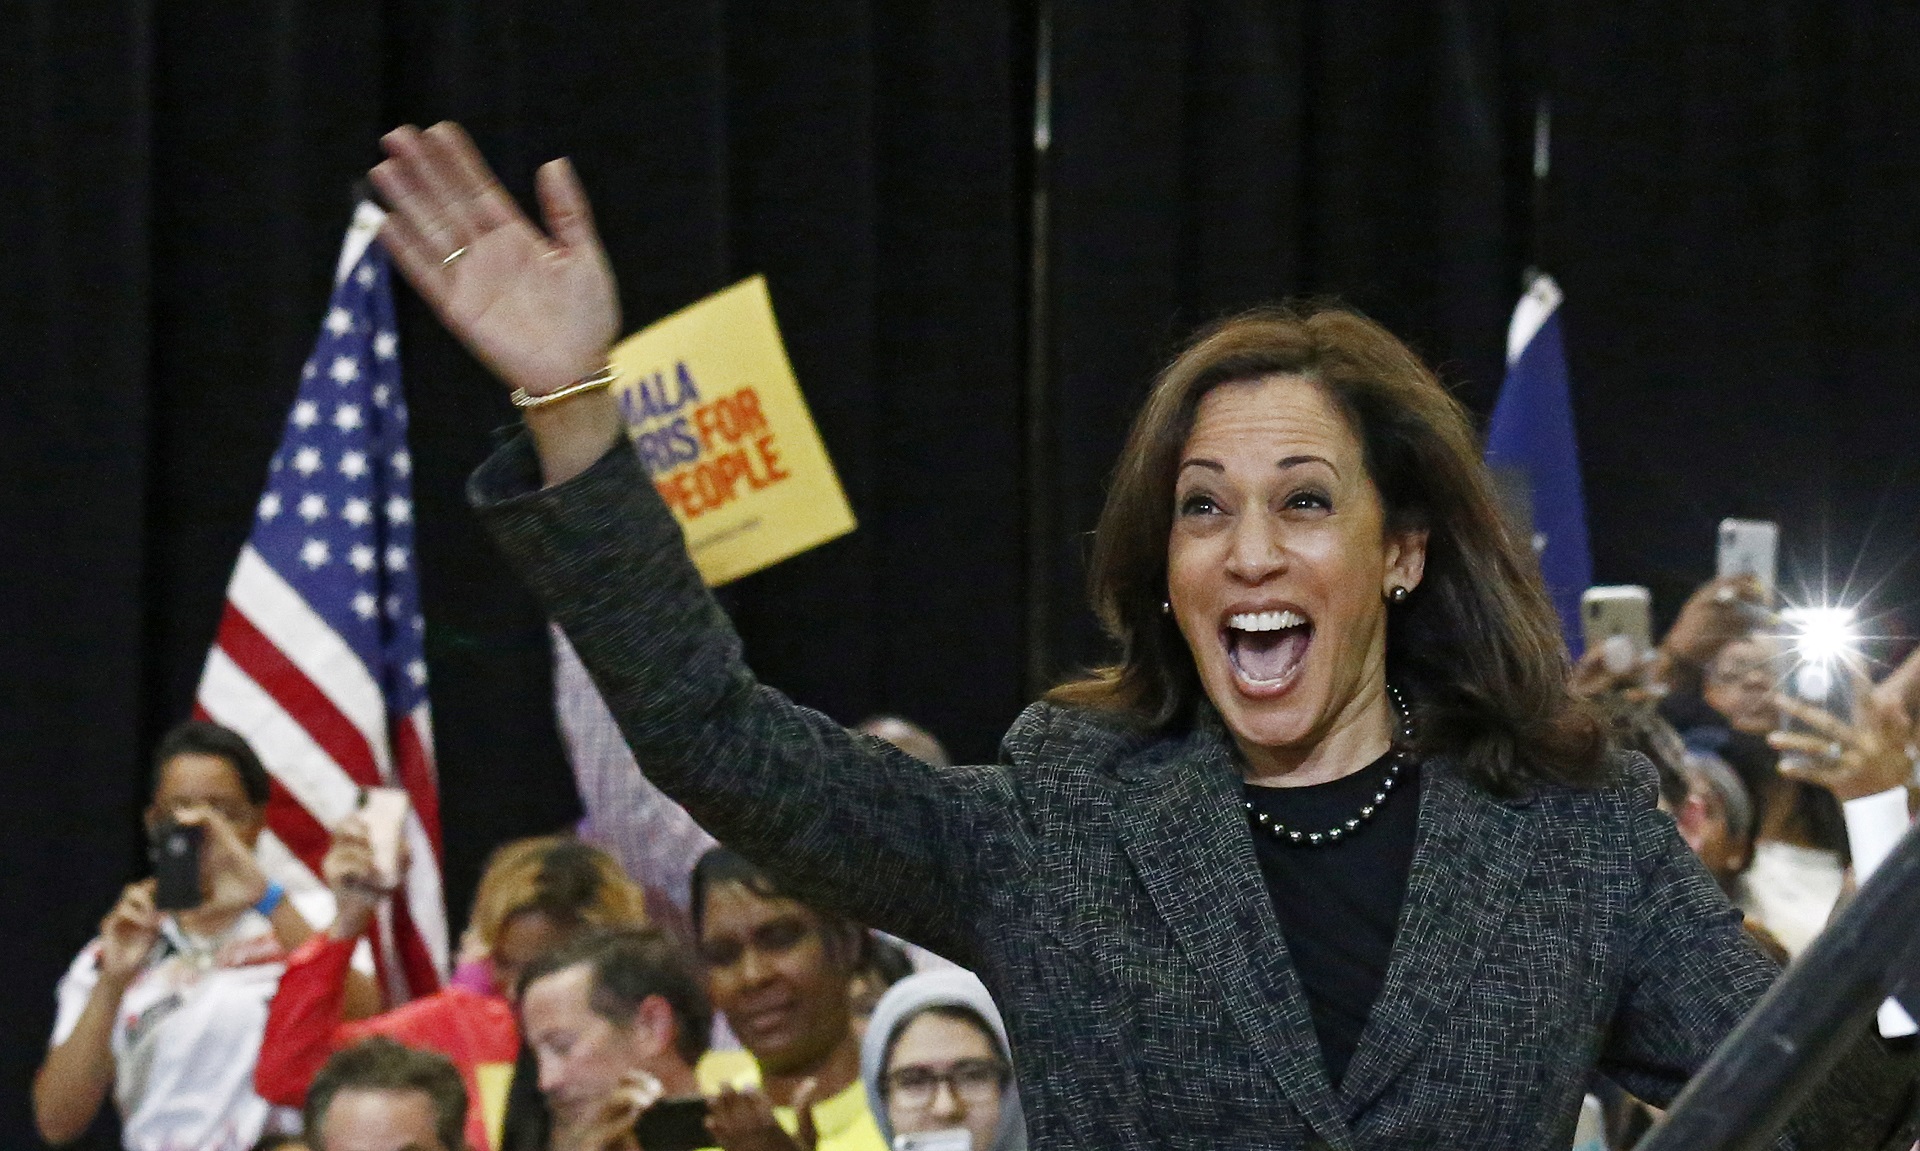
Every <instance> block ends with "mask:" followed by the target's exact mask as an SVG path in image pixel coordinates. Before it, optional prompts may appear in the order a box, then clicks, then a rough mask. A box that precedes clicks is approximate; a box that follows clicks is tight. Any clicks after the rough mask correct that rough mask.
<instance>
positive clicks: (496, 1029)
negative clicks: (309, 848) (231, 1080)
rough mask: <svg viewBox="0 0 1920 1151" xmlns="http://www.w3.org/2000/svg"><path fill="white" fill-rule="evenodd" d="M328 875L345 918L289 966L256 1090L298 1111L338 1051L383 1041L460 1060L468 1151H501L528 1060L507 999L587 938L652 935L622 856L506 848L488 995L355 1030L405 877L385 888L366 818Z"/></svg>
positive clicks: (488, 883) (423, 1005) (580, 848)
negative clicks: (520, 1070) (548, 956)
mask: <svg viewBox="0 0 1920 1151" xmlns="http://www.w3.org/2000/svg"><path fill="white" fill-rule="evenodd" d="M322 866H323V869H324V870H325V872H326V877H327V882H328V883H330V884H331V885H332V886H333V890H334V891H335V893H336V894H337V896H338V898H339V901H340V916H339V918H338V919H336V920H335V921H334V923H333V925H332V926H331V927H330V928H328V930H326V931H324V932H321V933H319V934H317V935H315V936H314V937H313V938H312V939H310V940H308V941H307V943H306V944H305V945H304V946H302V947H300V948H299V949H298V950H296V951H295V952H294V953H293V954H292V955H291V956H289V957H288V960H287V972H286V976H285V978H283V979H282V980H281V982H280V988H279V992H278V994H276V995H275V996H274V997H273V1003H272V1008H271V1011H270V1012H269V1013H268V1015H267V1021H266V1034H265V1039H264V1041H263V1042H262V1044H261V1048H260V1058H259V1061H258V1066H257V1069H256V1070H255V1072H254V1084H255V1086H256V1088H257V1089H258V1090H259V1092H260V1094H261V1095H262V1096H264V1097H265V1098H267V1099H270V1100H273V1101H274V1102H275V1103H279V1104H283V1105H285V1106H289V1107H297V1106H299V1105H301V1103H302V1102H303V1101H304V1100H305V1099H306V1096H307V1089H308V1084H309V1083H310V1082H311V1081H312V1080H313V1077H314V1075H315V1074H316V1073H317V1072H318V1071H319V1069H320V1067H321V1066H322V1065H323V1064H324V1063H325V1062H326V1060H327V1059H328V1057H329V1056H331V1055H332V1054H333V1053H334V1052H335V1051H338V1050H341V1049H342V1048H345V1047H347V1046H350V1045H351V1044H353V1043H356V1042H359V1041H360V1040H362V1039H366V1038H369V1037H372V1036H376V1035H379V1036H385V1037H387V1038H391V1039H396V1040H398V1041H400V1042H402V1043H406V1044H409V1045H411V1046H415V1047H422V1048H426V1049H427V1050H431V1051H437V1052H439V1053H441V1054H443V1055H445V1056H447V1057H448V1058H449V1059H451V1060H453V1063H454V1066H455V1067H456V1068H458V1069H459V1071H460V1074H461V1077H462V1078H463V1079H464V1080H465V1081H466V1086H467V1098H468V1108H469V1114H468V1116H467V1142H468V1143H469V1144H471V1145H472V1146H473V1148H474V1149H475V1151H488V1149H489V1148H496V1147H499V1146H500V1144H501V1138H500V1136H501V1130H502V1126H503V1123H504V1121H505V1117H506V1112H507V1104H508V1094H509V1092H510V1091H511V1090H512V1087H513V1077H514V1068H515V1064H516V1061H517V1058H518V1056H519V1053H520V1032H519V1028H518V1026H517V1025H516V1023H515V1021H514V1015H513V1005H512V1004H511V1003H510V1002H509V1001H508V998H507V997H508V996H509V995H511V994H512V991H513V988H514V985H515V982H516V981H517V980H518V979H519V977H520V972H521V970H522V969H524V967H525V966H526V965H527V964H528V963H531V962H532V961H533V960H535V959H536V958H538V957H539V956H540V955H542V954H544V953H545V952H546V951H548V950H550V949H552V948H554V947H556V946H559V945H560V944H562V943H565V942H566V941H567V940H569V939H571V938H573V937H574V936H576V935H579V934H580V933H581V932H583V931H586V930H588V929H589V928H594V927H637V926H640V925H643V924H645V923H646V903H645V898H644V896H642V894H641V892H640V889H639V888H638V887H636V886H634V884H633V882H632V881H631V880H629V879H627V877H626V876H625V875H624V874H623V873H622V872H621V871H620V865H619V864H618V863H616V862H614V860H613V857H612V856H610V855H608V854H607V853H606V852H604V851H602V850H600V849H599V848H597V847H594V846H592V845H591V844H585V843H581V842H580V841H578V840H576V839H572V838H569V837H566V836H542V837H538V838H533V839H524V840H516V841H514V842H512V843H508V844H506V845H504V846H502V847H501V848H499V849H498V850H497V851H495V852H494V855H493V858H492V859H490V860H489V861H488V864H487V869H486V871H485V872H484V873H483V874H482V875H481V877H480V886H479V889H478V891H477V892H476V893H475V895H474V913H473V916H472V919H473V929H474V931H475V932H476V942H477V943H478V945H479V946H480V948H481V949H482V951H483V954H484V955H485V958H486V962H485V966H486V968H487V972H488V978H487V979H486V980H485V984H484V987H483V988H482V989H476V988H475V987H473V986H468V985H463V984H451V985H449V986H447V987H444V988H442V989H441V990H439V991H436V992H434V993H433V994H432V995H427V996H423V997H421V998H419V999H415V1000H414V1001H413V1002H411V1003H407V1004H403V1005H401V1006H399V1007H396V1008H394V1009H393V1010H391V1011H387V1012H383V1013H381V1014H379V1015H375V1016H372V1017H371V1018H364V1019H354V1018H351V1017H348V1016H346V1015H345V1014H344V1013H343V1011H342V995H343V993H344V991H345V984H344V982H343V980H344V977H345V972H346V970H347V962H348V957H349V956H350V955H351V954H352V953H353V952H354V950H355V948H356V947H358V946H362V944H361V942H360V937H361V936H362V935H363V934H364V933H365V932H366V931H367V929H368V928H369V927H370V926H371V925H372V923H373V917H374V913H375V912H376V910H377V909H378V907H379V904H380V901H381V900H383V899H386V898H389V897H390V895H391V893H392V890H393V886H392V885H393V883H394V881H395V879H396V878H397V876H398V874H399V873H401V872H404V870H405V868H404V865H401V866H398V867H395V868H393V869H389V870H388V873H387V875H385V876H384V877H383V875H382V871H383V869H382V868H381V867H380V866H379V865H378V863H377V861H376V859H375V852H374V849H373V843H372V841H371V838H370V837H369V835H368V834H367V828H366V826H365V821H364V820H363V819H362V818H360V817H357V816H356V817H350V818H349V819H347V820H345V821H343V822H342V824H341V826H340V827H338V828H337V829H335V831H334V837H333V845H332V846H331V847H330V848H329V849H328V851H327V857H326V860H325V861H324V863H323V865H322Z"/></svg>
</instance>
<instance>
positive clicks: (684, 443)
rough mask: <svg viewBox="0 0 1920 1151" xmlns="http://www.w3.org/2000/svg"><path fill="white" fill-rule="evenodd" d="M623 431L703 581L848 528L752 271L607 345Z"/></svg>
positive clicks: (750, 568) (842, 499)
mask: <svg viewBox="0 0 1920 1151" xmlns="http://www.w3.org/2000/svg"><path fill="white" fill-rule="evenodd" d="M613 362H614V366H615V367H617V368H619V370H620V382H619V384H617V385H616V390H617V394H618V395H619V398H620V410H621V412H622V413H623V414H624V416H625V417H626V421H627V431H628V434H630V435H631V436H632V437H633V441H634V447H635V448H636V449H637V450H638V451H639V453H640V461H641V463H642V464H643V465H645V467H646V469H647V474H648V475H650V476H652V477H653V482H654V486H655V487H657V488H659V490H660V495H661V497H662V498H663V499H665V500H666V501H667V506H668V507H670V508H672V509H673V514H674V515H675V516H676V517H678V518H679V520H680V526H681V528H682V529H683V530H684V531H685V532H686V535H687V550H688V551H689V552H691V553H692V554H693V562H694V563H695V564H696V565H697V566H698V567H699V569H700V574H701V575H702V576H703V577H705V579H706V581H707V583H708V585H709V586H713V587H717V586H719V585H720V584H723V583H726V582H728V581H729V580H735V579H739V578H740V577H741V576H744V575H749V574H751V573H753V572H757V571H759V570H760V569H761V568H764V567H767V566H769V565H771V564H776V563H779V562H780V561H781V560H783V559H786V558H787V557H788V556H792V555H798V554H799V553H800V552H803V551H806V550H807V549H808V548H811V547H817V546H818V545H820V544H823V543H825V542H827V541H828V540H830V539H834V538H836V537H839V536H843V535H845V534H846V533H848V532H850V531H852V530H853V528H854V520H853V509H852V508H851V507H849V506H848V504H847V496H846V493H845V492H844V491H842V490H841V488H840V478H839V476H837V475H836V474H835V473H834V470H833V461H831V460H829V459H828V458H827V449H826V446H825V445H824V444H822V443H821V442H820V432H819V430H818V429H816V428H815V427H814V426H813V417H812V416H811V415H809V414H808V412H807V402H806V400H805V399H803V398H802V397H801V395H800V385H799V383H798V382H797V381H796V380H795V379H794V377H793V365H792V364H790V363H789V362H788V361H787V351H786V348H785V346H783V345H782V344H781V342H780V329H779V328H778V327H777V326H776V325H775V324H774V320H773V301H772V300H771V299H770V298H769V297H768V295H767V282H766V280H765V279H764V278H762V277H760V276H755V277H753V278H752V279H749V280H742V281H741V282H740V283H738V284H735V285H733V286H732V287H730V288H727V289H725V290H724V291H721V292H718V293H716V294H714V295H712V296H708V297H707V298H706V299H704V300H701V301H700V302H699V303H697V304H694V305H692V306H691V307H688V308H683V309H682V310H680V311H678V312H675V313H674V314H673V315H671V316H668V317H667V318H666V319H664V320H661V321H659V322H658V323H655V324H653V325H651V326H649V327H647V328H645V329H644V330H642V331H640V332H637V333H635V334H634V335H632V336H629V337H627V338H626V339H625V340H623V341H622V342H621V343H620V345H619V346H618V347H616V348H614V350H613Z"/></svg>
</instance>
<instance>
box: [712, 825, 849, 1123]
mask: <svg viewBox="0 0 1920 1151" xmlns="http://www.w3.org/2000/svg"><path fill="white" fill-rule="evenodd" d="M692 913H693V927H694V932H695V935H696V936H697V938H698V939H699V946H700V956H701V958H702V959H703V960H704V961H705V963H706V968H707V992H708V996H709V998H710V999H711V1000H712V1003H713V1006H714V1009H715V1010H716V1011H719V1012H721V1013H722V1014H723V1015H725V1017H726V1020H727V1025H728V1027H730V1028H731V1029H732V1031H733V1034H734V1035H735V1036H736V1037H737V1038H738V1039H739V1040H740V1043H741V1045H742V1046H744V1047H745V1048H746V1055H747V1056H748V1058H741V1057H740V1056H739V1053H737V1052H715V1053H713V1054H712V1055H709V1056H708V1058H707V1059H706V1060H705V1061H703V1062H702V1064H701V1066H700V1068H699V1071H700V1079H701V1086H702V1087H704V1088H705V1089H706V1090H707V1092H708V1093H709V1094H710V1095H713V1096H714V1097H715V1098H714V1125H713V1131H714V1134H715V1136H716V1141H717V1142H718V1143H719V1144H720V1145H721V1146H722V1147H730V1148H731V1147H738V1148H741V1149H743V1151H744V1149H745V1148H748V1147H762V1146H764V1147H779V1146H784V1145H786V1143H785V1140H786V1135H787V1133H790V1132H795V1131H799V1130H800V1129H801V1127H802V1125H803V1123H804V1124H806V1125H807V1126H808V1127H809V1128H810V1129H811V1131H812V1132H813V1133H814V1136H815V1138H817V1140H818V1146H819V1148H820V1151H885V1148H886V1142H885V1141H884V1140H883V1139H882V1138H881V1136H880V1129H879V1128H878V1127H877V1126H876V1125H875V1124H874V1119H873V1114H872V1112H871V1111H870V1110H869V1108H868V1106H867V1096H866V1093H865V1090H864V1088H863V1087H862V1085H861V1082H860V1040H859V1037H858V1035H857V1034H856V1033H855V1030H854V1020H853V1004H852V1000H851V991H852V976H853V974H854V972H855V970H856V969H857V967H858V965H859V964H860V962H861V957H862V954H863V947H862V940H863V938H864V936H865V929H864V928H862V927H861V926H860V925H859V924H856V923H854V922H853V921H851V920H849V919H847V918H846V917H845V916H842V915H838V914H835V913H833V912H830V911H824V910H822V909H820V908H819V907H816V906H814V905H813V904H810V903H806V902H803V901H802V900H800V899H799V898H797V897H796V896H795V895H794V894H793V892H792V890H791V889H790V888H788V887H787V886H786V885H784V884H782V883H780V882H779V881H777V880H776V879H774V877H773V876H771V875H769V874H768V873H767V872H765V871H764V870H762V869H761V868H759V867H757V866H755V865H754V864H753V863H752V862H751V861H749V860H748V859H747V858H746V857H744V856H742V855H740V854H739V853H737V852H734V851H731V850H729V849H727V848H725V847H716V848H713V849H712V850H710V851H708V852H707V853H706V854H705V855H703V856H701V857H700V861H699V862H698V863H697V864H696V865H695V866H694V869H693V906H692Z"/></svg>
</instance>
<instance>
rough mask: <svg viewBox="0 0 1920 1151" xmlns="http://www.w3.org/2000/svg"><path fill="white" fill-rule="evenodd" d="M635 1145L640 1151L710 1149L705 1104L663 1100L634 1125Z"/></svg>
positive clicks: (648, 1110) (689, 1100)
mask: <svg viewBox="0 0 1920 1151" xmlns="http://www.w3.org/2000/svg"><path fill="white" fill-rule="evenodd" d="M633 1138H634V1142H636V1143H638V1144H640V1147H641V1151H698V1149H699V1148H702V1147H711V1146H713V1136H712V1135H710V1134H708V1133H707V1101H706V1100H705V1099H702V1098H700V1097H698V1096H695V1097H693V1098H690V1099H662V1100H660V1101H659V1102H658V1103H655V1104H654V1105H653V1106H651V1107H648V1108H647V1109H646V1110H645V1111H642V1112H641V1113H640V1117H639V1118H638V1119H636V1120H634V1123H633Z"/></svg>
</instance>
